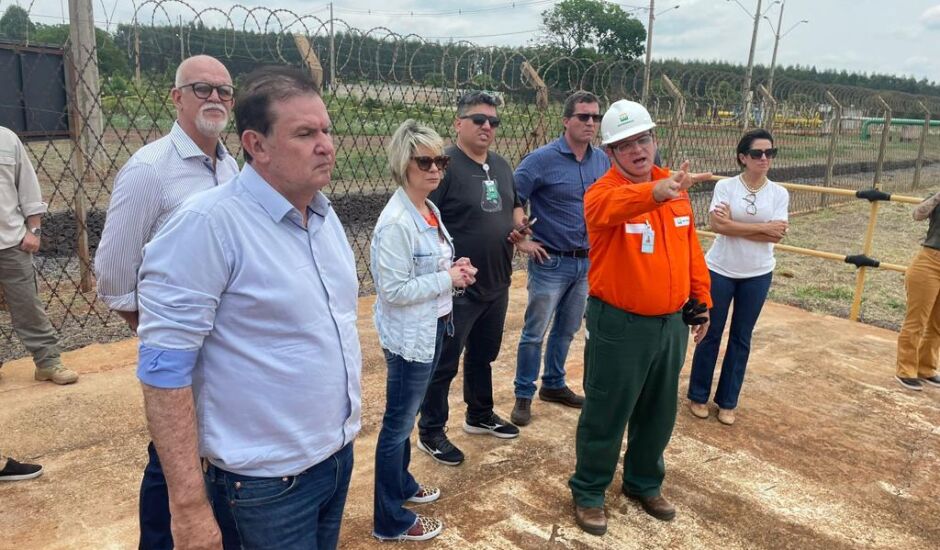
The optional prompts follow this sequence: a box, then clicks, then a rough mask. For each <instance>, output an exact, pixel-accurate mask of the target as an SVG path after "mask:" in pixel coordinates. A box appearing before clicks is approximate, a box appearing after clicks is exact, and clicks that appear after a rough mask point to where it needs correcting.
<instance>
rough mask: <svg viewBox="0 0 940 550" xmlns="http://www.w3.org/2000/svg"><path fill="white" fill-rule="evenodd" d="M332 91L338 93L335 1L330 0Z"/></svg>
mask: <svg viewBox="0 0 940 550" xmlns="http://www.w3.org/2000/svg"><path fill="white" fill-rule="evenodd" d="M330 93H333V94H335V93H336V43H335V38H334V34H333V2H330Z"/></svg>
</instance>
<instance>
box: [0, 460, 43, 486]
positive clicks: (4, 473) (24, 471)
mask: <svg viewBox="0 0 940 550" xmlns="http://www.w3.org/2000/svg"><path fill="white" fill-rule="evenodd" d="M41 475H42V466H40V465H39V464H21V463H19V462H17V461H15V460H13V459H12V458H8V459H7V465H6V466H4V467H3V469H2V470H0V481H21V480H24V479H33V478H34V477H39V476H41Z"/></svg>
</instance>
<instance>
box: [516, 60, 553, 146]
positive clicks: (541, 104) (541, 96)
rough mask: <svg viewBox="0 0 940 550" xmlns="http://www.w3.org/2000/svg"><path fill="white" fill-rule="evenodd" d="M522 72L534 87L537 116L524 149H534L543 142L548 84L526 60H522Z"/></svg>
mask: <svg viewBox="0 0 940 550" xmlns="http://www.w3.org/2000/svg"><path fill="white" fill-rule="evenodd" d="M522 74H524V75H525V76H526V78H528V79H529V82H531V83H532V87H533V88H535V110H536V112H537V113H538V116H537V118H536V121H535V128H533V129H532V131H531V132H529V139H528V140H527V143H526V151H534V150H535V149H536V148H538V147H541V146H542V145H544V144H545V113H546V112H547V111H548V86H546V85H545V82H544V81H543V80H542V77H540V76H539V73H538V71H536V70H535V67H533V66H532V65H530V64H529V62H528V61H523V62H522Z"/></svg>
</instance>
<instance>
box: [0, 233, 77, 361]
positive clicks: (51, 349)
mask: <svg viewBox="0 0 940 550" xmlns="http://www.w3.org/2000/svg"><path fill="white" fill-rule="evenodd" d="M0 285H2V286H3V295H4V298H5V299H6V302H7V309H9V310H10V321H11V322H12V325H13V331H14V332H16V335H17V336H19V338H20V342H22V343H23V346H24V347H26V349H27V350H29V352H30V353H31V354H32V355H33V362H34V363H35V364H36V366H37V367H39V368H48V367H55V366H59V365H61V364H62V361H61V360H60V359H59V339H58V337H57V336H56V333H55V330H54V329H53V328H52V324H51V323H50V322H49V317H47V316H46V310H45V308H44V307H43V305H42V302H41V301H40V300H39V295H38V292H37V290H36V271H35V269H34V268H33V255H32V254H30V253H29V252H23V251H22V250H20V249H19V248H18V247H13V248H5V249H3V250H0Z"/></svg>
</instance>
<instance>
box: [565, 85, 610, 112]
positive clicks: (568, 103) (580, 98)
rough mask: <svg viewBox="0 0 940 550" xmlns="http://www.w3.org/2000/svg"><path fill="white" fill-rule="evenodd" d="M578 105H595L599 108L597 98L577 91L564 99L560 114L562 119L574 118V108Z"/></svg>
mask: <svg viewBox="0 0 940 550" xmlns="http://www.w3.org/2000/svg"><path fill="white" fill-rule="evenodd" d="M578 103H597V104H598V107H599V106H600V103H601V102H600V100H599V99H597V96H596V95H594V94H592V93H591V92H588V91H586V90H578V91H577V92H575V93H573V94H571V95H570V96H568V98H567V99H565V108H564V109H563V110H562V112H561V116H563V117H564V118H571V117H573V116H574V106H575V105H577V104H578Z"/></svg>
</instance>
